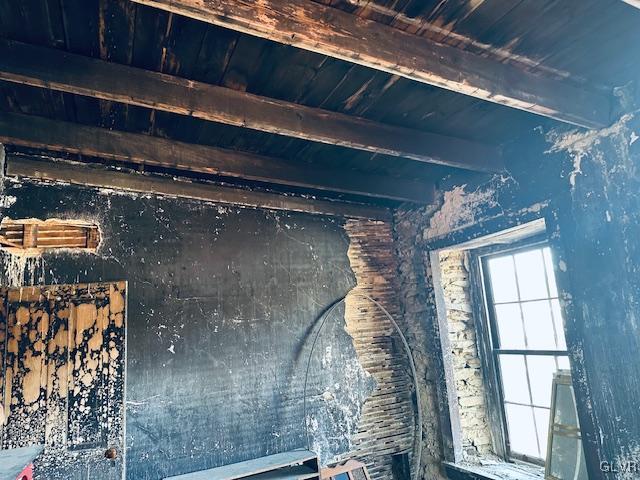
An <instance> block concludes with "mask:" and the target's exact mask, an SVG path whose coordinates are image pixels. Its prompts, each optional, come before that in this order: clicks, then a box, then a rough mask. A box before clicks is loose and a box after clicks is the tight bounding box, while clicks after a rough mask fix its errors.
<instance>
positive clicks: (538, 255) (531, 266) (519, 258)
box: [513, 249, 548, 300]
mask: <svg viewBox="0 0 640 480" xmlns="http://www.w3.org/2000/svg"><path fill="white" fill-rule="evenodd" d="M513 259H514V261H515V264H516V271H517V273H518V286H519V287H520V300H538V299H540V298H547V297H548V293H547V282H546V278H545V271H544V261H543V258H542V251H541V250H539V249H536V250H529V251H525V252H522V253H517V254H515V255H514V256H513Z"/></svg>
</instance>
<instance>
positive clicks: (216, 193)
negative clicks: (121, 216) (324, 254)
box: [6, 155, 391, 220]
mask: <svg viewBox="0 0 640 480" xmlns="http://www.w3.org/2000/svg"><path fill="white" fill-rule="evenodd" d="M6 164H7V166H6V170H7V172H6V174H7V176H10V177H19V178H29V179H33V180H39V181H46V182H47V181H48V182H64V183H69V184H73V185H82V186H87V187H95V188H109V189H113V190H119V191H128V192H138V193H153V194H156V195H162V196H170V197H182V198H191V199H194V200H202V201H207V202H213V203H224V204H230V205H234V206H237V207H246V208H264V209H267V210H286V211H293V212H305V213H312V214H317V215H330V216H336V217H346V218H367V219H375V220H390V218H391V213H390V212H389V210H388V209H386V208H382V207H377V206H373V205H366V204H359V203H346V202H334V201H330V200H317V199H309V198H302V197H293V196H285V195H278V194H276V193H270V192H262V191H255V190H245V189H241V188H235V187H229V186H222V185H216V184H211V183H197V182H190V181H187V180H176V179H171V178H168V177H164V176H157V175H143V174H140V173H125V172H119V171H114V170H109V169H106V168H102V167H98V166H96V165H91V166H90V165H87V164H82V163H77V162H62V161H56V162H51V161H46V160H45V161H42V160H34V159H30V158H22V157H18V156H15V155H9V156H8V158H7V160H6Z"/></svg>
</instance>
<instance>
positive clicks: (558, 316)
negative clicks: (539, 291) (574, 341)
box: [551, 298, 567, 350]
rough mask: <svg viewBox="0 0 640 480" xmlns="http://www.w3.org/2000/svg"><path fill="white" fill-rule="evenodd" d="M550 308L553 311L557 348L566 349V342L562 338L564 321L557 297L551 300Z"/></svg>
mask: <svg viewBox="0 0 640 480" xmlns="http://www.w3.org/2000/svg"><path fill="white" fill-rule="evenodd" d="M551 310H552V312H553V321H554V323H555V325H556V334H557V336H558V350H566V349H567V342H566V341H565V339H564V321H563V320H562V311H561V310H560V301H559V300H558V299H557V298H556V299H553V300H551Z"/></svg>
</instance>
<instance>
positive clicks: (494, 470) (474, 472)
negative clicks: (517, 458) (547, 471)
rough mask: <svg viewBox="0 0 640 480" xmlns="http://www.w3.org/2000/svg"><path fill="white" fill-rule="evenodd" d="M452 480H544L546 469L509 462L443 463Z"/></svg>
mask: <svg viewBox="0 0 640 480" xmlns="http://www.w3.org/2000/svg"><path fill="white" fill-rule="evenodd" d="M443 465H444V468H445V471H446V472H447V476H448V477H449V479H450V480H543V479H544V468H543V467H538V466H536V465H529V464H523V463H507V462H487V463H485V464H482V465H480V464H475V463H450V462H444V463H443Z"/></svg>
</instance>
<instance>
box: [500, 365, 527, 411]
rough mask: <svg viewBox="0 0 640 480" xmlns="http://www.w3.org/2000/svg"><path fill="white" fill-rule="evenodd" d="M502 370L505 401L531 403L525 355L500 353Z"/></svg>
mask: <svg viewBox="0 0 640 480" xmlns="http://www.w3.org/2000/svg"><path fill="white" fill-rule="evenodd" d="M500 371H501V373H502V387H503V390H504V399H505V401H507V402H516V403H527V404H529V403H531V397H530V396H529V385H528V384H527V369H526V367H525V365H524V355H500Z"/></svg>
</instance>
